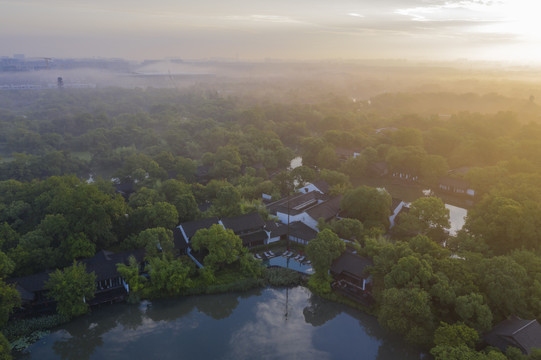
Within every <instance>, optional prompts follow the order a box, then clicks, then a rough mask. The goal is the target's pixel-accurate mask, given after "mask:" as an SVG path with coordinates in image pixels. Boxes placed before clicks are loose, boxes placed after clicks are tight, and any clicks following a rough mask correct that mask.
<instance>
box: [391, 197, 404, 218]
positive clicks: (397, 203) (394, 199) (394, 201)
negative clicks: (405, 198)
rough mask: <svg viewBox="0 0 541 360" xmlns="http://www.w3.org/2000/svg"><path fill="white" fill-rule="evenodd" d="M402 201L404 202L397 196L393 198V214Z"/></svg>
mask: <svg viewBox="0 0 541 360" xmlns="http://www.w3.org/2000/svg"><path fill="white" fill-rule="evenodd" d="M401 203H402V200H400V199H397V198H393V199H392V201H391V215H392V214H394V211H395V210H396V208H397V207H398V205H400V204H401Z"/></svg>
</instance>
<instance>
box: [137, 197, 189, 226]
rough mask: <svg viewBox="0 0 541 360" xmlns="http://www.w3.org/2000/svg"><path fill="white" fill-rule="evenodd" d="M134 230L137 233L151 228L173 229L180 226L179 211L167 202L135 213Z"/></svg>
mask: <svg viewBox="0 0 541 360" xmlns="http://www.w3.org/2000/svg"><path fill="white" fill-rule="evenodd" d="M131 223H132V228H133V229H134V230H135V231H134V232H137V230H139V231H141V230H144V229H149V228H157V227H162V228H165V229H173V228H174V227H175V226H176V225H177V224H178V212H177V209H176V208H175V207H174V206H173V205H171V204H169V203H166V202H157V203H155V204H152V205H147V206H144V207H141V208H138V209H135V210H134V211H133V214H132V216H131Z"/></svg>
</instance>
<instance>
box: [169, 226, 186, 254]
mask: <svg viewBox="0 0 541 360" xmlns="http://www.w3.org/2000/svg"><path fill="white" fill-rule="evenodd" d="M173 243H174V244H175V249H180V250H182V249H185V248H187V247H188V243H187V242H186V240H185V239H184V235H182V231H181V230H180V228H179V226H177V227H176V228H174V229H173Z"/></svg>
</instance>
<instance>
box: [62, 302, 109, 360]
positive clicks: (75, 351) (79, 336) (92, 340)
mask: <svg viewBox="0 0 541 360" xmlns="http://www.w3.org/2000/svg"><path fill="white" fill-rule="evenodd" d="M117 310H118V309H117ZM103 315H104V314H100V316H99V318H98V319H96V317H95V316H92V317H90V316H84V317H81V318H78V319H76V320H75V321H72V322H70V323H68V324H66V326H65V327H64V329H65V330H66V331H67V332H68V333H69V334H70V335H71V337H70V338H68V339H64V340H59V341H57V342H55V343H54V344H53V350H54V351H55V353H57V354H58V355H59V356H60V358H61V359H68V360H72V359H73V360H85V359H88V358H89V357H90V355H91V354H92V353H94V351H95V349H96V348H97V347H99V346H102V345H103V339H102V335H103V334H105V333H106V332H108V331H110V330H111V329H113V328H114V327H115V326H117V321H116V317H115V316H113V314H111V313H110V312H107V315H111V316H103Z"/></svg>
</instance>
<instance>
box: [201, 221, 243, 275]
mask: <svg viewBox="0 0 541 360" xmlns="http://www.w3.org/2000/svg"><path fill="white" fill-rule="evenodd" d="M191 243H192V248H193V249H194V250H195V251H200V250H202V249H206V250H207V251H208V255H207V256H205V259H204V260H203V263H204V265H205V267H208V268H210V269H212V270H218V269H220V268H222V267H223V266H225V265H230V264H233V263H234V262H236V261H237V260H238V259H239V257H241V256H242V255H244V254H245V253H246V252H247V251H248V250H247V249H246V248H245V247H244V246H242V240H241V239H240V238H239V237H238V236H237V235H235V233H234V232H233V230H231V229H227V230H226V229H224V228H223V227H222V226H221V225H218V224H214V225H212V226H211V227H210V228H209V229H200V230H197V232H196V233H195V235H194V236H193V237H192V239H191Z"/></svg>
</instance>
